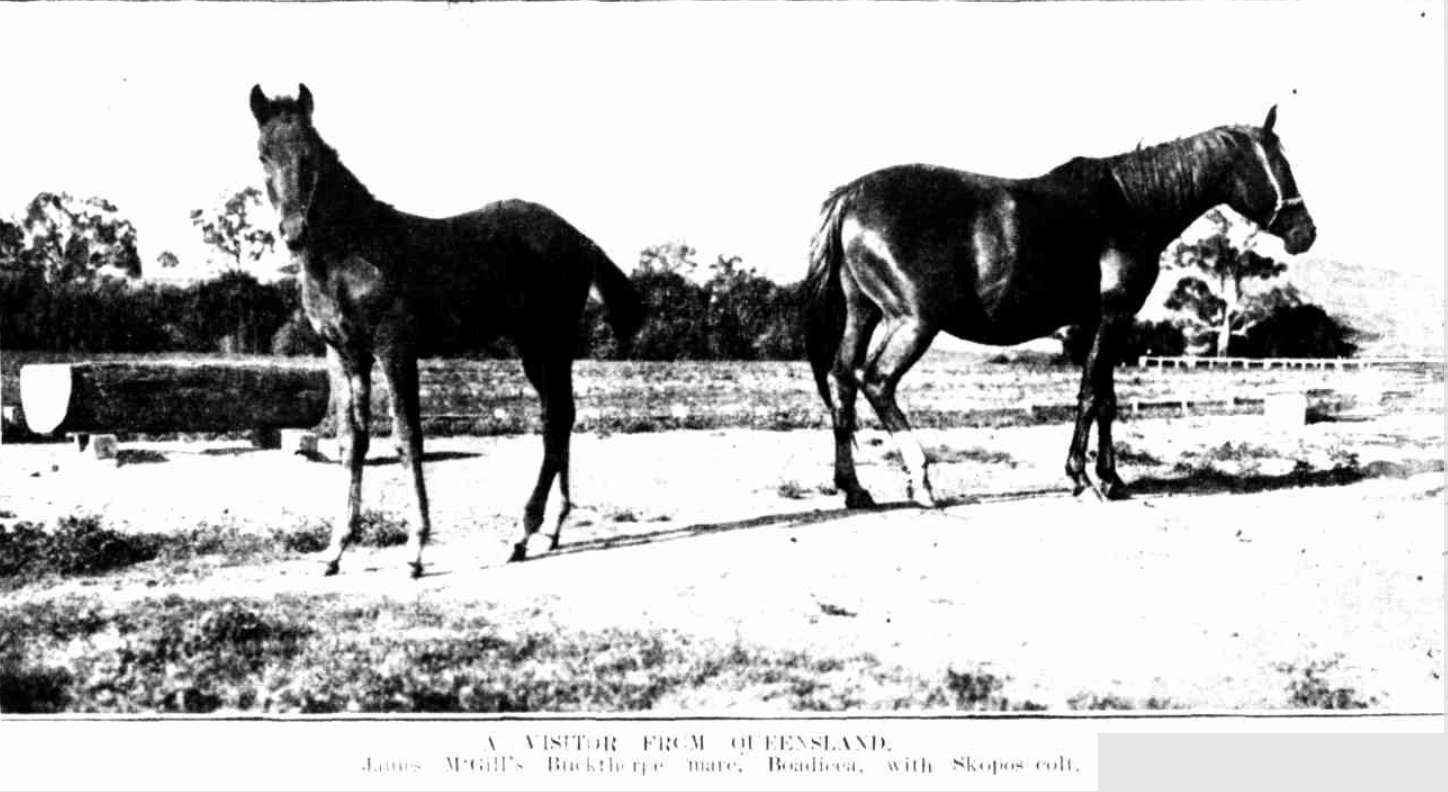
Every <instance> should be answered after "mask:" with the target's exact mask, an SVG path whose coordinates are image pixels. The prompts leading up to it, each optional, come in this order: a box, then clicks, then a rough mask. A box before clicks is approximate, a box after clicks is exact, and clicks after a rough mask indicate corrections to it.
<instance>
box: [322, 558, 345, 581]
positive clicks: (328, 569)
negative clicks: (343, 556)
mask: <svg viewBox="0 0 1448 792" xmlns="http://www.w3.org/2000/svg"><path fill="white" fill-rule="evenodd" d="M340 566H341V565H339V564H338V563H337V562H336V561H328V562H327V565H326V566H324V567H322V577H331V576H333V575H335V574H337V570H338V569H339V568H340Z"/></svg>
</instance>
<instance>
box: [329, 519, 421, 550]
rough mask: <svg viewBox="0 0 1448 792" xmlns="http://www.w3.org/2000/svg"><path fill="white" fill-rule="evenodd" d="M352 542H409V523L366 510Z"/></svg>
mask: <svg viewBox="0 0 1448 792" xmlns="http://www.w3.org/2000/svg"><path fill="white" fill-rule="evenodd" d="M352 542H353V544H358V545H361V546H363V547H395V546H397V545H401V544H407V523H406V521H403V520H399V519H397V518H395V517H392V516H389V515H387V514H385V513H383V512H379V511H371V510H368V511H364V512H362V515H361V519H360V520H359V521H358V524H357V528H356V530H354V531H353V532H352ZM323 546H324V547H325V545H323Z"/></svg>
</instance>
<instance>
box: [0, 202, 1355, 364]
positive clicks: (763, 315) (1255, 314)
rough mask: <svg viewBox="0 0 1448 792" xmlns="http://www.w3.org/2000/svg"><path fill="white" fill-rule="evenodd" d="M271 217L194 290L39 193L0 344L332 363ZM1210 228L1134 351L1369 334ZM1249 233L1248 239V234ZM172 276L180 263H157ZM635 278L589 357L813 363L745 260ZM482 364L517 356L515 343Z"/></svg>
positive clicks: (132, 238)
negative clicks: (627, 321)
mask: <svg viewBox="0 0 1448 792" xmlns="http://www.w3.org/2000/svg"><path fill="white" fill-rule="evenodd" d="M269 212H270V209H269V207H267V206H266V205H265V203H264V202H263V201H262V200H261V194H260V192H259V191H258V190H256V189H255V188H250V187H249V188H246V189H243V190H240V191H237V192H235V193H233V194H230V195H228V196H226V197H225V198H224V199H223V200H222V201H220V202H219V203H218V205H217V206H215V207H212V208H209V209H197V210H194V211H193V212H191V222H192V224H193V226H194V227H195V228H196V229H197V232H198V234H199V235H200V237H201V239H202V241H204V242H205V243H206V244H207V245H208V246H209V247H210V248H211V249H212V250H214V251H215V257H216V260H217V261H219V262H220V271H219V273H217V274H216V275H215V276H214V277H211V278H209V279H207V280H202V281H199V282H194V283H189V284H185V285H178V284H165V283H157V282H154V281H152V280H146V279H142V278H141V277H140V276H141V274H142V266H141V261H140V258H139V256H138V255H137V252H136V229H135V227H134V226H133V225H132V224H131V223H130V221H128V220H126V219H125V218H124V217H122V216H121V214H120V212H119V211H118V210H117V208H116V207H115V206H114V205H112V204H111V203H110V202H108V201H106V200H104V199H101V198H84V199H78V198H75V197H73V196H69V195H66V194H64V193H41V194H40V195H37V196H36V198H35V199H34V200H33V201H31V203H30V204H29V205H27V207H26V208H25V209H24V210H23V211H22V212H21V213H19V214H18V215H17V216H16V219H15V221H14V222H11V221H6V220H3V219H0V338H3V339H4V344H5V346H6V347H8V348H11V349H32V350H48V351H67V352H87V353H96V352H134V353H159V352H197V353H208V352H228V353H263V354H266V353H271V354H282V355H314V354H320V353H321V351H322V344H321V342H320V340H319V339H318V338H317V337H316V335H315V334H314V333H313V332H312V330H311V327H310V325H309V324H308V323H307V322H306V320H305V318H304V317H303V316H302V313H301V310H300V304H299V302H300V300H299V292H298V287H297V283H296V281H295V270H294V269H292V268H290V267H289V266H287V265H285V264H284V265H282V266H278V267H276V269H275V272H276V274H278V275H280V276H281V277H280V278H279V279H276V280H271V281H267V282H263V281H261V280H259V279H258V278H257V277H256V276H255V275H254V274H253V270H254V269H255V268H257V266H258V265H259V264H262V263H263V262H267V261H271V260H273V259H277V258H279V257H277V256H275V255H274V254H275V253H276V250H275V247H276V246H275V237H274V236H273V235H272V233H271V232H270V231H268V230H266V228H267V227H269V226H270V223H269V222H268V221H267V219H266V218H267V215H268V213H269ZM1202 226H1203V228H1204V230H1203V231H1202V232H1201V233H1199V234H1197V235H1195V236H1193V237H1191V238H1187V237H1184V238H1183V239H1181V240H1178V241H1177V242H1175V243H1174V244H1173V245H1172V246H1171V247H1170V248H1168V250H1167V252H1166V253H1165V254H1164V256H1163V275H1162V277H1164V278H1165V277H1175V278H1176V282H1175V287H1174V289H1173V290H1172V292H1171V294H1170V296H1169V297H1168V299H1167V302H1166V306H1165V307H1166V308H1167V309H1168V311H1169V318H1167V319H1164V320H1157V321H1146V322H1143V321H1138V322H1137V323H1136V324H1135V326H1134V327H1133V328H1131V330H1130V332H1129V337H1128V339H1127V344H1126V350H1125V353H1124V355H1123V357H1124V358H1126V359H1132V358H1135V357H1137V356H1140V355H1142V354H1156V355H1179V354H1183V353H1192V354H1208V355H1210V354H1218V355H1228V354H1230V355H1239V356H1277V357H1320V356H1327V357H1344V356H1349V355H1351V354H1353V353H1354V352H1355V351H1356V349H1357V340H1358V336H1359V334H1358V333H1357V332H1356V331H1355V330H1354V329H1353V328H1352V327H1351V326H1349V325H1348V324H1347V323H1346V322H1344V321H1342V320H1341V319H1339V318H1336V317H1332V316H1330V315H1328V314H1327V313H1326V312H1325V311H1323V309H1322V308H1320V307H1319V306H1316V305H1313V304H1311V303H1310V302H1308V301H1307V299H1306V298H1305V297H1304V296H1303V295H1302V294H1300V293H1299V292H1298V291H1297V290H1296V289H1295V288H1294V287H1293V286H1292V285H1291V283H1290V281H1288V280H1287V279H1286V278H1285V273H1286V265H1285V264H1283V263H1281V262H1278V261H1275V260H1273V259H1272V258H1270V257H1268V256H1265V255H1263V254H1261V253H1260V252H1258V251H1257V250H1256V249H1255V241H1256V234H1257V231H1256V230H1255V228H1253V227H1251V226H1250V224H1247V223H1246V221H1245V220H1241V219H1240V218H1233V217H1231V216H1229V215H1228V214H1227V213H1225V212H1224V211H1222V210H1220V209H1218V210H1213V211H1212V212H1209V213H1208V215H1207V216H1206V217H1205V218H1204V219H1203V221H1202ZM1243 229H1246V232H1245V233H1243ZM156 263H157V265H158V266H160V267H161V268H162V269H163V270H164V269H168V268H172V267H176V266H177V265H178V264H179V261H178V259H177V257H176V256H175V255H174V254H172V253H170V252H163V253H161V254H160V255H159V256H158V257H157V262H156ZM631 279H632V281H633V283H634V286H635V287H636V288H637V289H638V290H639V293H640V294H641V295H642V296H643V299H644V302H645V305H646V307H647V309H648V318H647V320H646V322H645V324H644V325H643V327H642V328H641V329H640V331H639V333H638V335H637V336H636V337H635V338H634V339H633V340H632V342H631V343H630V344H628V345H627V346H626V347H625V346H623V345H620V344H619V342H618V340H617V339H615V338H613V336H612V333H611V330H610V329H609V327H608V325H607V322H606V321H605V319H604V311H603V307H602V306H601V305H600V304H598V303H597V302H596V301H590V303H589V305H588V308H587V310H586V311H585V314H584V321H583V323H582V327H581V328H580V334H579V342H578V354H579V356H580V357H593V358H601V359H612V358H620V357H629V358H633V359H641V360H768V359H783V360H793V359H799V358H802V357H803V353H804V349H803V342H804V337H803V329H802V327H803V325H802V322H801V308H802V306H801V304H800V300H801V297H802V296H803V295H802V292H801V285H800V284H799V283H791V284H778V283H775V282H774V281H772V280H770V279H768V278H766V277H764V276H762V275H760V274H759V273H758V272H756V271H755V270H754V269H752V268H750V267H748V266H746V265H745V264H744V262H743V261H742V260H741V259H739V258H738V257H736V256H718V257H716V258H715V260H714V261H712V262H708V263H703V262H701V261H699V259H698V251H697V250H695V249H694V248H692V247H690V246H688V245H687V244H684V243H681V242H670V243H665V244H659V245H653V246H650V247H648V248H645V249H644V250H643V251H642V252H641V253H640V255H639V259H638V261H637V262H636V266H635V267H634V270H633V274H632V275H631ZM1058 337H1059V338H1060V339H1061V341H1062V345H1063V358H1064V359H1071V360H1076V361H1079V360H1080V359H1081V358H1082V357H1083V356H1084V354H1085V350H1086V348H1087V347H1088V346H1089V343H1090V339H1089V338H1087V337H1086V335H1085V334H1084V333H1082V332H1081V331H1080V330H1079V328H1063V329H1062V330H1061V331H1060V332H1059V333H1058ZM478 353H479V354H482V355H487V356H494V357H501V356H510V355H511V354H512V349H511V346H510V344H509V343H508V341H507V340H506V339H498V340H496V341H494V342H493V343H492V344H490V345H489V346H488V347H487V348H485V349H481V350H478Z"/></svg>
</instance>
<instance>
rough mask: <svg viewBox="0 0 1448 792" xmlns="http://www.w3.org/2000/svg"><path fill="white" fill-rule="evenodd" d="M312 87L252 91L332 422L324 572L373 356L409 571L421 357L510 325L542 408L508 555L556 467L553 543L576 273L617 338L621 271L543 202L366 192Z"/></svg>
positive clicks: (564, 485) (352, 507) (365, 406)
mask: <svg viewBox="0 0 1448 792" xmlns="http://www.w3.org/2000/svg"><path fill="white" fill-rule="evenodd" d="M312 108H313V104H312V94H311V91H309V90H308V89H307V87H306V86H305V85H303V86H300V88H299V91H298V93H297V96H296V97H295V98H289V97H279V98H276V99H269V98H267V96H266V95H265V94H263V93H262V90H261V87H260V86H256V87H253V88H252V90H251V112H252V115H254V116H255V117H256V122H257V125H258V127H259V128H260V140H259V142H258V151H259V153H260V155H261V164H262V167H263V169H264V170H265V171H266V191H267V196H268V198H269V199H270V200H271V203H272V206H273V207H275V208H276V210H277V213H278V214H279V215H280V216H281V224H280V231H281V237H282V240H283V241H284V242H285V243H286V246H287V249H288V250H289V251H290V252H291V255H292V257H293V259H294V260H295V261H296V262H297V263H298V264H299V269H300V278H301V289H302V306H303V308H304V309H305V311H306V314H307V318H308V319H309V320H310V322H311V324H312V326H313V327H314V328H316V330H317V333H318V334H320V335H321V337H322V338H323V340H325V341H326V343H327V359H328V363H329V366H330V368H331V369H332V372H333V382H334V390H335V391H336V393H337V395H338V399H337V432H338V437H339V445H340V450H341V459H342V462H343V463H344V464H345V465H346V467H347V472H348V475H349V485H348V488H347V501H346V510H345V511H344V513H343V515H342V517H341V519H339V520H338V521H337V522H336V524H335V525H334V526H333V529H332V538H331V543H330V545H329V546H328V548H327V550H326V574H329V575H330V574H335V573H336V571H337V567H338V563H339V562H340V560H341V556H342V551H343V550H344V549H345V548H346V545H347V543H348V542H349V541H350V540H351V536H352V533H353V532H354V531H355V530H356V527H357V522H358V517H359V512H360V509H361V500H362V469H363V461H364V460H365V459H366V457H367V446H368V424H369V422H370V418H371V416H370V408H369V404H370V399H371V374H372V366H373V364H374V361H375V362H377V363H380V364H381V370H382V375H383V377H385V378H386V380H387V384H388V387H389V388H390V389H391V391H392V418H393V420H392V426H393V440H394V442H395V444H396V446H397V451H398V456H399V458H400V460H401V462H402V465H403V467H404V468H406V469H407V470H409V471H410V472H411V474H412V484H413V490H414V493H415V495H416V501H415V503H416V507H417V508H416V514H415V519H414V520H413V523H412V530H411V531H410V532H409V535H408V556H409V564H410V565H411V568H412V575H413V577H417V576H419V575H421V574H422V547H423V545H424V544H426V542H427V538H428V534H429V531H430V527H431V522H430V518H429V516H428V505H427V489H426V486H425V484H424V481H423V472H422V427H421V418H420V407H419V394H418V373H417V359H418V356H419V354H435V353H438V352H446V351H458V350H462V349H468V348H476V346H477V345H479V344H481V343H483V342H485V341H487V340H489V339H490V338H492V337H494V336H495V335H496V334H498V333H503V334H506V335H507V336H509V337H510V338H511V339H512V340H513V342H514V344H515V346H516V347H517V350H518V354H519V357H521V358H522V363H523V371H524V372H525V373H526V375H527V377H528V380H529V382H531V383H532V384H533V387H534V388H535V389H536V390H537V391H538V396H539V398H540V399H541V401H542V412H543V464H542V467H541V469H540V470H539V472H538V482H537V484H536V486H534V488H533V493H532V495H531V496H530V497H529V498H528V502H527V505H526V506H525V507H524V510H523V530H524V534H523V538H522V539H520V540H519V541H518V543H517V544H516V545H515V546H514V549H513V560H518V559H521V558H523V557H524V555H525V553H526V547H527V541H528V538H529V537H530V536H532V535H533V534H534V533H535V532H536V531H537V530H538V528H539V526H540V525H541V524H542V522H543V513H544V507H545V505H546V503H547V500H548V494H549V492H550V491H551V489H552V486H553V480H554V478H555V476H556V477H557V479H558V488H559V492H560V494H561V496H562V499H561V500H562V505H561V507H560V509H559V514H558V523H557V528H556V530H555V531H554V533H553V537H552V546H553V547H554V548H556V547H557V546H558V537H559V534H560V533H561V531H562V528H563V521H564V519H565V518H566V517H567V516H568V512H569V509H570V508H571V507H572V503H571V498H570V495H569V492H568V445H569V438H570V436H571V433H572V431H573V418H574V407H573V379H572V377H573V355H574V350H575V345H576V342H577V338H578V334H579V319H580V317H581V316H582V313H583V307H584V304H585V302H586V300H587V298H588V291H589V287H590V286H597V287H598V290H599V293H600V294H601V295H602V297H603V300H604V303H605V304H606V305H607V307H608V311H609V320H610V323H611V324H612V326H613V329H614V333H615V335H616V336H617V337H618V338H619V339H620V340H621V341H627V339H628V338H629V337H630V336H632V334H633V332H634V331H635V330H636V329H637V328H638V325H639V323H640V321H641V320H642V307H641V303H640V301H639V298H638V296H637V294H635V292H634V290H633V287H632V286H631V285H630V284H629V281H628V278H627V277H625V276H624V274H623V273H622V272H621V271H619V269H618V267H616V266H615V265H614V264H613V263H612V262H611V261H609V259H608V257H607V256H606V255H604V253H603V251H602V250H600V249H599V248H598V246H597V245H595V244H594V243H593V242H592V241H590V240H589V239H588V238H587V237H585V236H584V235H583V234H582V233H580V232H579V231H578V230H577V229H575V228H574V227H573V226H571V225H569V224H568V223H567V222H566V221H565V220H563V219H562V218H561V217H559V216H558V215H556V214H554V213H553V212H552V211H550V210H549V209H547V208H545V207H542V206H539V205H537V204H531V203H526V202H523V201H516V200H513V201H501V202H498V203H493V204H489V205H487V206H485V207H483V208H482V209H479V210H477V211H474V212H469V213H466V214H461V215H457V216H455V217H449V218H446V219H432V218H426V217H417V216H414V215H410V214H407V213H405V212H400V211H398V210H397V209H394V208H393V207H392V206H390V205H388V204H385V203H383V202H381V201H379V200H377V199H376V198H374V197H372V194H371V193H370V192H368V190H367V188H366V187H364V186H363V185H362V183H361V182H360V181H358V179H357V177H356V176H354V175H352V173H351V172H350V171H348V170H347V168H346V167H345V166H343V165H342V162H341V161H340V160H339V159H338V158H337V152H336V151H334V150H333V149H332V147H331V146H328V145H327V144H326V143H325V142H324V141H323V140H322V138H321V136H320V135H319V134H318V133H317V130H316V128H315V127H314V126H313V125H312Z"/></svg>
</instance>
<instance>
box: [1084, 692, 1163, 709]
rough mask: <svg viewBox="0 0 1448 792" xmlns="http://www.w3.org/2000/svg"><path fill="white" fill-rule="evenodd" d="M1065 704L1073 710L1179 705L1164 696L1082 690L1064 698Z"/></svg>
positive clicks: (1155, 707) (1158, 707) (1157, 707)
mask: <svg viewBox="0 0 1448 792" xmlns="http://www.w3.org/2000/svg"><path fill="white" fill-rule="evenodd" d="M1066 706H1067V707H1069V708H1071V709H1073V710H1090V711H1108V710H1167V709H1178V708H1179V706H1178V705H1177V704H1176V703H1174V702H1173V701H1172V700H1171V699H1169V698H1165V697H1157V696H1148V697H1147V698H1145V699H1133V698H1129V697H1127V696H1118V695H1117V694H1115V693H1106V694H1104V695H1103V694H1098V693H1090V692H1086V691H1083V692H1081V693H1077V694H1076V695H1074V696H1072V697H1070V698H1068V699H1066Z"/></svg>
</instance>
